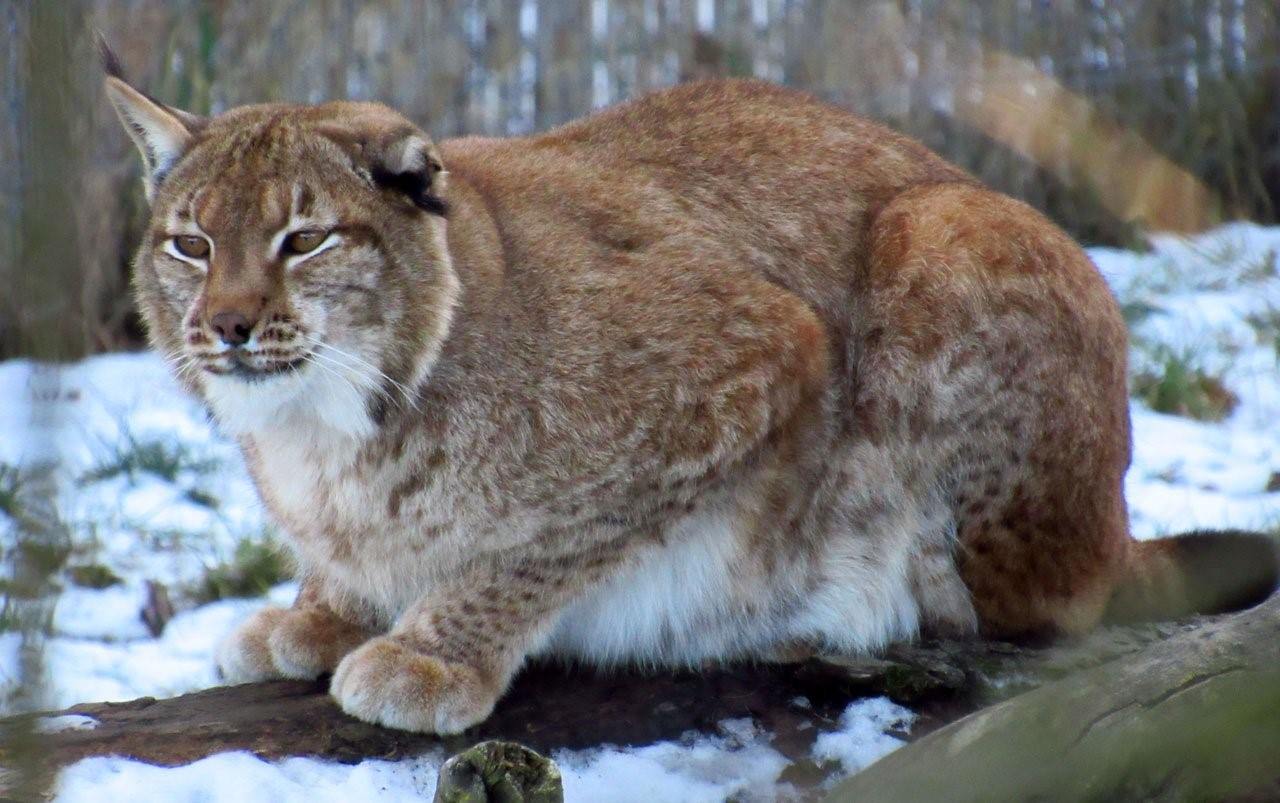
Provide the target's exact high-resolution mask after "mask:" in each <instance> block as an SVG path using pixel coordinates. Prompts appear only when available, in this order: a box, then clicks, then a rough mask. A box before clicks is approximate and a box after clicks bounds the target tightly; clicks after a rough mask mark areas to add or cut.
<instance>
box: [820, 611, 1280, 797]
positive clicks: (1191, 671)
mask: <svg viewBox="0 0 1280 803" xmlns="http://www.w3.org/2000/svg"><path fill="white" fill-rule="evenodd" d="M1277 791H1280V595H1276V596H1273V597H1272V598H1271V599H1270V600H1268V601H1267V602H1265V603H1263V604H1262V605H1260V606H1258V607H1256V608H1254V609H1252V610H1249V611H1244V612H1241V613H1237V614H1234V615H1231V616H1226V617H1220V618H1219V619H1217V620H1216V621H1209V622H1205V623H1204V624H1203V626H1201V627H1197V628H1194V629H1192V630H1190V631H1187V632H1184V633H1181V634H1178V635H1176V636H1174V637H1172V638H1169V639H1167V640H1165V641H1163V642H1161V643H1158V644H1154V645H1152V646H1150V647H1147V648H1146V649H1143V650H1140V651H1137V652H1135V653H1133V654H1131V655H1128V656H1126V657H1122V658H1118V659H1116V660H1114V661H1111V662H1109V663H1106V664H1104V665H1102V666H1098V667H1095V668H1093V669H1089V670H1085V671H1081V672H1078V673H1075V674H1072V675H1071V676H1069V677H1067V678H1065V679H1062V680H1059V681H1056V682H1053V683H1049V684H1047V685H1044V686H1042V687H1040V688H1038V689H1036V690H1034V691H1031V692H1027V693H1026V694H1022V695H1019V696H1017V697H1014V698H1012V699H1009V700H1006V701H1004V702H1002V703H998V704H996V705H993V706H991V707H988V708H985V709H983V710H980V711H978V712H977V713H974V714H971V715H969V716H966V717H964V718H962V719H960V720H958V721H957V722H955V723H953V724H951V725H948V726H946V727H944V728H942V729H940V730H938V731H936V732H934V733H932V734H930V735H928V736H926V737H925V738H923V739H920V740H919V741H917V742H915V743H913V744H911V745H909V746H907V747H905V748H902V749H900V750H898V751H896V752H894V753H891V754H889V755H888V756H886V757H885V758H883V759H881V760H880V761H878V762H876V763H875V764H872V765H871V766H870V767H868V768H867V769H865V770H863V771H862V772H860V773H858V774H857V775H855V776H853V777H852V778H850V779H848V780H847V781H845V782H843V783H841V784H840V785H839V786H838V787H837V788H836V789H835V790H834V792H833V793H832V795H831V796H830V798H829V801H831V803H845V801H848V802H850V803H852V801H861V800H877V801H889V802H890V803H891V802H892V801H921V800H948V801H980V800H981V801H988V800H1045V801H1050V800H1197V801H1198V800H1224V799H1231V798H1236V799H1240V800H1275V799H1277V798H1276V797H1275V796H1274V795H1275V793H1276V792H1277Z"/></svg>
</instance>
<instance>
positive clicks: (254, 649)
mask: <svg viewBox="0 0 1280 803" xmlns="http://www.w3.org/2000/svg"><path fill="white" fill-rule="evenodd" d="M373 635H374V631H373V629H372V628H371V627H369V626H368V625H366V624H361V623H357V622H356V621H353V619H351V618H344V617H342V616H340V615H338V614H337V613H336V612H335V611H334V610H333V608H331V607H330V606H329V605H327V604H325V603H324V602H322V601H321V600H320V599H319V595H318V594H317V592H316V589H315V587H314V586H309V585H307V584H304V585H303V588H302V590H301V591H300V592H299V594H298V600H297V602H295V603H294V606H293V607H292V608H278V607H274V606H273V607H269V608H264V609H262V610H260V611H257V612H256V613H254V614H253V615H252V616H250V617H249V618H248V619H246V620H245V621H244V622H242V623H241V624H240V625H239V626H238V627H237V628H236V629H235V630H233V631H232V632H231V633H230V634H228V635H227V636H226V637H225V638H224V639H223V640H222V642H221V644H219V646H218V649H217V653H216V656H215V658H216V661H217V665H218V670H219V672H220V673H221V675H222V677H223V679H224V680H226V681H227V682H228V683H251V682H255V681H260V680H269V679H273V678H294V679H308V680H309V679H314V678H317V677H319V676H320V675H323V674H325V673H327V672H332V671H333V670H334V669H335V668H336V667H337V665H338V662H339V661H341V660H342V658H343V656H345V655H346V654H347V653H349V652H351V651H352V650H354V649H355V648H356V647H358V646H359V645H360V644H362V643H363V642H365V641H367V640H368V639H369V638H370V637H371V636H373Z"/></svg>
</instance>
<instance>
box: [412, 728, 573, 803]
mask: <svg viewBox="0 0 1280 803" xmlns="http://www.w3.org/2000/svg"><path fill="white" fill-rule="evenodd" d="M563 800H564V784H563V782H562V781H561V779H560V770H559V769H558V768H557V767H556V764H555V762H554V761H552V760H551V759H549V758H547V757H546V756H543V755H541V754H539V753H536V752H534V751H533V750H530V749H529V748H527V747H525V746H523V745H519V744H516V743H515V742H499V741H490V742H481V743H480V744H478V745H476V746H475V747H472V748H470V749H469V750H464V751H463V752H461V753H459V754H458V755H456V756H454V757H453V758H451V759H449V760H448V761H446V762H445V764H444V766H443V767H441V768H440V781H439V784H438V785H437V786H436V796H435V803H562V801H563Z"/></svg>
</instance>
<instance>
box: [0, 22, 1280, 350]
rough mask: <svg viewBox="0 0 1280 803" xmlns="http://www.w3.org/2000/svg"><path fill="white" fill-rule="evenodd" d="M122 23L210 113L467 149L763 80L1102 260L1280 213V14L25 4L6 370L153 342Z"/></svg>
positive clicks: (9, 219) (14, 73)
mask: <svg viewBox="0 0 1280 803" xmlns="http://www.w3.org/2000/svg"><path fill="white" fill-rule="evenodd" d="M95 28H96V29H100V30H101V31H102V32H103V33H104V35H105V36H106V38H107V40H108V41H109V42H110V43H111V44H112V45H113V46H114V48H115V49H116V50H117V51H118V53H119V54H120V56H121V59H122V61H123V63H124V66H125V68H126V70H127V72H128V74H129V77H130V78H131V79H132V80H133V81H134V82H135V83H137V84H138V85H139V86H141V87H143V88H145V89H146V90H147V91H149V92H151V93H152V94H154V95H155V96H157V97H158V98H160V99H162V100H164V101H165V102H168V103H170V104H173V105H176V106H179V107H181V108H184V109H187V110H190V111H193V112H197V113H200V114H209V113H214V114H216V113H218V112H221V111H224V110H226V109H228V108H230V107H232V106H235V105H237V104H242V103H251V102H255V101H263V100H291V101H303V102H315V101H321V100H325V99H330V98H359V99H374V100H380V101H384V102H386V103H389V104H391V105H393V106H395V107H397V108H398V109H400V110H401V111H403V112H405V113H406V114H407V115H408V116H409V117H411V118H412V119H414V120H415V121H417V122H419V123H420V124H421V125H422V126H423V127H424V128H425V129H426V130H427V131H429V132H430V133H431V134H433V135H434V136H436V137H440V138H443V137H448V136H453V135H458V134H463V133H481V134H514V135H519V134H527V133H530V132H534V131H540V130H543V129H546V128H548V127H551V126H554V125H556V124H559V123H562V122H564V121H566V120H569V119H572V118H574V117H577V116H580V115H583V114H586V113H588V112H590V111H591V110H592V109H597V108H600V107H602V106H605V105H608V104H610V103H614V102H617V101H620V100H624V99H626V98H629V97H632V96H634V95H636V94H638V93H641V92H644V91H646V90H649V89H652V88H655V87H661V86H667V85H670V84H674V83H677V82H680V81H687V80H691V79H696V78H703V77H709V76H756V77H759V78H765V79H768V80H771V81H778V82H781V83H784V84H787V85H790V86H794V87H799V88H802V89H805V90H808V91H810V92H812V93H814V94H816V95H818V96H820V97H822V98H824V99H826V100H828V101H830V102H832V103H835V104H838V105H840V106H843V107H846V108H849V109H852V110H855V111H857V112H859V113H861V114H865V115H868V116H870V117H873V118H876V119H878V120H882V121H884V122H885V123H887V124H888V125H890V126H892V127H894V128H896V129H899V130H902V131H905V132H907V133H909V134H911V135H913V136H915V137H917V138H919V139H920V140H922V141H924V142H925V143H926V144H928V145H929V146H930V147H932V148H934V149H936V150H937V151H939V152H941V153H942V154H943V155H945V156H946V157H948V158H949V159H951V160H953V161H955V162H957V163H958V164H960V165H962V166H963V167H965V168H967V169H968V170H970V171H971V172H973V173H974V174H976V175H977V176H979V177H980V178H981V179H982V180H984V181H986V182H987V183H988V184H990V185H992V186H994V187H996V188H998V189H1000V190H1003V191H1005V192H1007V193H1010V194H1012V195H1014V196H1017V197H1019V198H1022V199H1024V200H1026V201H1028V202H1030V203H1032V204H1033V205H1035V206H1037V207H1038V208H1040V209H1042V210H1043V211H1045V212H1047V213H1048V214H1049V216H1050V217H1052V218H1053V219H1054V220H1056V221H1057V222H1058V223H1060V224H1061V225H1063V226H1064V227H1065V228H1067V229H1068V230H1069V231H1070V232H1071V233H1073V234H1074V235H1075V236H1076V237H1078V238H1079V239H1081V240H1082V241H1083V242H1085V243H1086V244H1107V245H1120V246H1129V247H1133V246H1139V245H1140V244H1141V243H1142V235H1143V233H1144V232H1146V231H1175V232H1185V233H1191V232H1196V231H1200V230H1203V229H1205V228H1207V227H1210V226H1213V225H1215V224H1217V223H1220V222H1222V221H1225V220H1233V219H1242V218H1243V219H1251V220H1255V221H1260V222H1274V221H1275V220H1276V217H1277V208H1280V4H1277V3H1276V2H1275V0H991V2H974V3H960V2H952V1H951V0H368V1H367V2H357V1H356V0H316V1H311V0H272V1H271V2H232V1H231V0H59V1H58V2H51V1H49V2H39V1H38V0H26V1H24V0H4V2H3V3H2V4H0V106H2V108H3V110H4V111H3V113H2V114H0V286H2V287H4V288H6V289H5V291H4V292H3V293H0V359H4V358H7V357H14V356H34V357H42V358H53V359H71V358H77V357H81V356H84V355H86V354H91V353H96V352H100V351H106V350H116V349H128V348H136V347H138V346H140V345H141V343H142V332H141V330H140V327H139V322H138V319H137V315H136V312H135V310H134V308H133V304H132V301H131V299H130V297H129V295H130V294H129V292H128V277H129V259H130V257H131V251H132V249H133V247H134V244H135V243H136V242H137V238H138V235H139V232H140V228H141V226H142V225H143V223H144V220H145V214H146V210H145V205H144V202H143V199H142V195H141V191H140V186H139V181H138V167H139V165H138V160H137V158H136V157H135V155H134V153H133V151H132V147H131V145H130V144H129V143H128V141H127V139H126V137H125V136H124V134H123V133H122V131H121V129H120V127H119V125H118V124H117V122H116V120H115V119H114V116H113V114H112V113H111V110H110V108H109V106H108V104H107V101H106V99H105V97H104V95H103V92H102V90H101V84H100V80H101V75H100V72H99V70H98V67H97V65H96V60H95V58H94V55H93V47H92V36H91V32H92V30H93V29H95Z"/></svg>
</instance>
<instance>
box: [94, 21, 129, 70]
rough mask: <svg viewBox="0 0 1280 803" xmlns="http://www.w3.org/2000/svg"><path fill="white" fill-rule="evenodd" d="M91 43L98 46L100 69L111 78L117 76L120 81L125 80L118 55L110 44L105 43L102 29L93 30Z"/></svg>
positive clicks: (105, 39)
mask: <svg viewBox="0 0 1280 803" xmlns="http://www.w3.org/2000/svg"><path fill="white" fill-rule="evenodd" d="M93 43H94V45H95V46H96V47H97V48H98V59H99V60H100V61H101V62H102V70H103V72H105V73H106V74H107V75H109V76H111V77H112V78H119V79H120V80H121V81H127V80H128V79H126V78H125V77H124V67H122V66H120V57H119V56H117V55H116V52H115V51H114V50H112V49H111V45H109V44H107V37H105V36H103V35H102V31H96V30H95V31H94V32H93Z"/></svg>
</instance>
